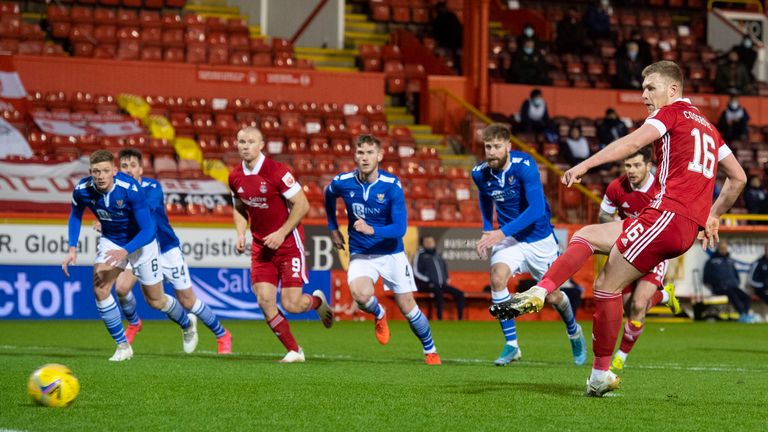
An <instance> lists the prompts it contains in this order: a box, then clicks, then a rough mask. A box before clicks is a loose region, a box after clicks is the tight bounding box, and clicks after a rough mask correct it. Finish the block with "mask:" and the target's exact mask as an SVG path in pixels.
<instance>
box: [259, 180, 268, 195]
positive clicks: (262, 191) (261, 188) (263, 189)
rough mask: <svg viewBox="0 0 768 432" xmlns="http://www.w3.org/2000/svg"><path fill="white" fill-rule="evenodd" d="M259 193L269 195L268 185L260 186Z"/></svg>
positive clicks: (262, 184)
mask: <svg viewBox="0 0 768 432" xmlns="http://www.w3.org/2000/svg"><path fill="white" fill-rule="evenodd" d="M259 192H261V193H267V184H266V183H264V182H262V183H261V186H259Z"/></svg>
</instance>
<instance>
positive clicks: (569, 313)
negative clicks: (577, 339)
mask: <svg viewBox="0 0 768 432" xmlns="http://www.w3.org/2000/svg"><path fill="white" fill-rule="evenodd" d="M562 294H563V300H562V301H561V302H560V303H559V304H558V303H552V306H553V307H554V308H555V310H556V311H557V313H559V314H560V318H562V319H563V322H564V323H565V331H567V332H568V336H575V335H576V332H577V331H579V328H578V327H577V326H576V317H575V316H574V315H573V308H571V300H570V299H568V296H567V295H565V293H562Z"/></svg>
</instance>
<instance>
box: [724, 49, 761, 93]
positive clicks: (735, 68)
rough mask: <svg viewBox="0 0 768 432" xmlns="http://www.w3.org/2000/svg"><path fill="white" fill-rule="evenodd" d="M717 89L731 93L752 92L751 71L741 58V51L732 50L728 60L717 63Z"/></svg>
mask: <svg viewBox="0 0 768 432" xmlns="http://www.w3.org/2000/svg"><path fill="white" fill-rule="evenodd" d="M715 91H717V92H718V93H730V94H751V93H752V88H751V84H750V78H749V72H748V71H747V68H746V67H745V66H744V64H742V63H741V61H740V60H739V53H738V52H736V51H734V50H731V51H730V52H728V57H727V59H726V61H724V62H721V63H719V64H718V65H717V70H716V72H715Z"/></svg>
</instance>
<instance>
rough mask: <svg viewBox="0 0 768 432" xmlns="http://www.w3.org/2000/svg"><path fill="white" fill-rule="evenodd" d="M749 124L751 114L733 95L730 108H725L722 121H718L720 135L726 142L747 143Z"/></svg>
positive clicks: (729, 104) (721, 115)
mask: <svg viewBox="0 0 768 432" xmlns="http://www.w3.org/2000/svg"><path fill="white" fill-rule="evenodd" d="M748 122H749V113H747V110H746V109H745V108H744V107H743V106H741V104H740V103H739V97H738V96H737V95H731V99H730V100H729V101H728V106H726V107H725V110H723V112H722V114H720V119H719V120H718V121H717V128H718V129H719V130H720V134H721V135H722V136H723V139H724V140H725V142H731V141H742V142H747V131H748V129H747V124H748Z"/></svg>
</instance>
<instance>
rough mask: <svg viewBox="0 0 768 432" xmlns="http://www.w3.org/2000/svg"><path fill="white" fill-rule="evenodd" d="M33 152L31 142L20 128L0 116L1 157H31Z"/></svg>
mask: <svg viewBox="0 0 768 432" xmlns="http://www.w3.org/2000/svg"><path fill="white" fill-rule="evenodd" d="M32 154H33V153H32V149H31V148H30V147H29V143H28V142H27V140H26V139H25V138H24V136H23V135H22V134H21V133H20V132H19V131H18V129H16V128H15V127H13V125H12V124H10V123H8V122H7V121H5V119H4V118H2V117H0V159H5V158H7V157H9V156H21V157H25V158H29V157H32Z"/></svg>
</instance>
